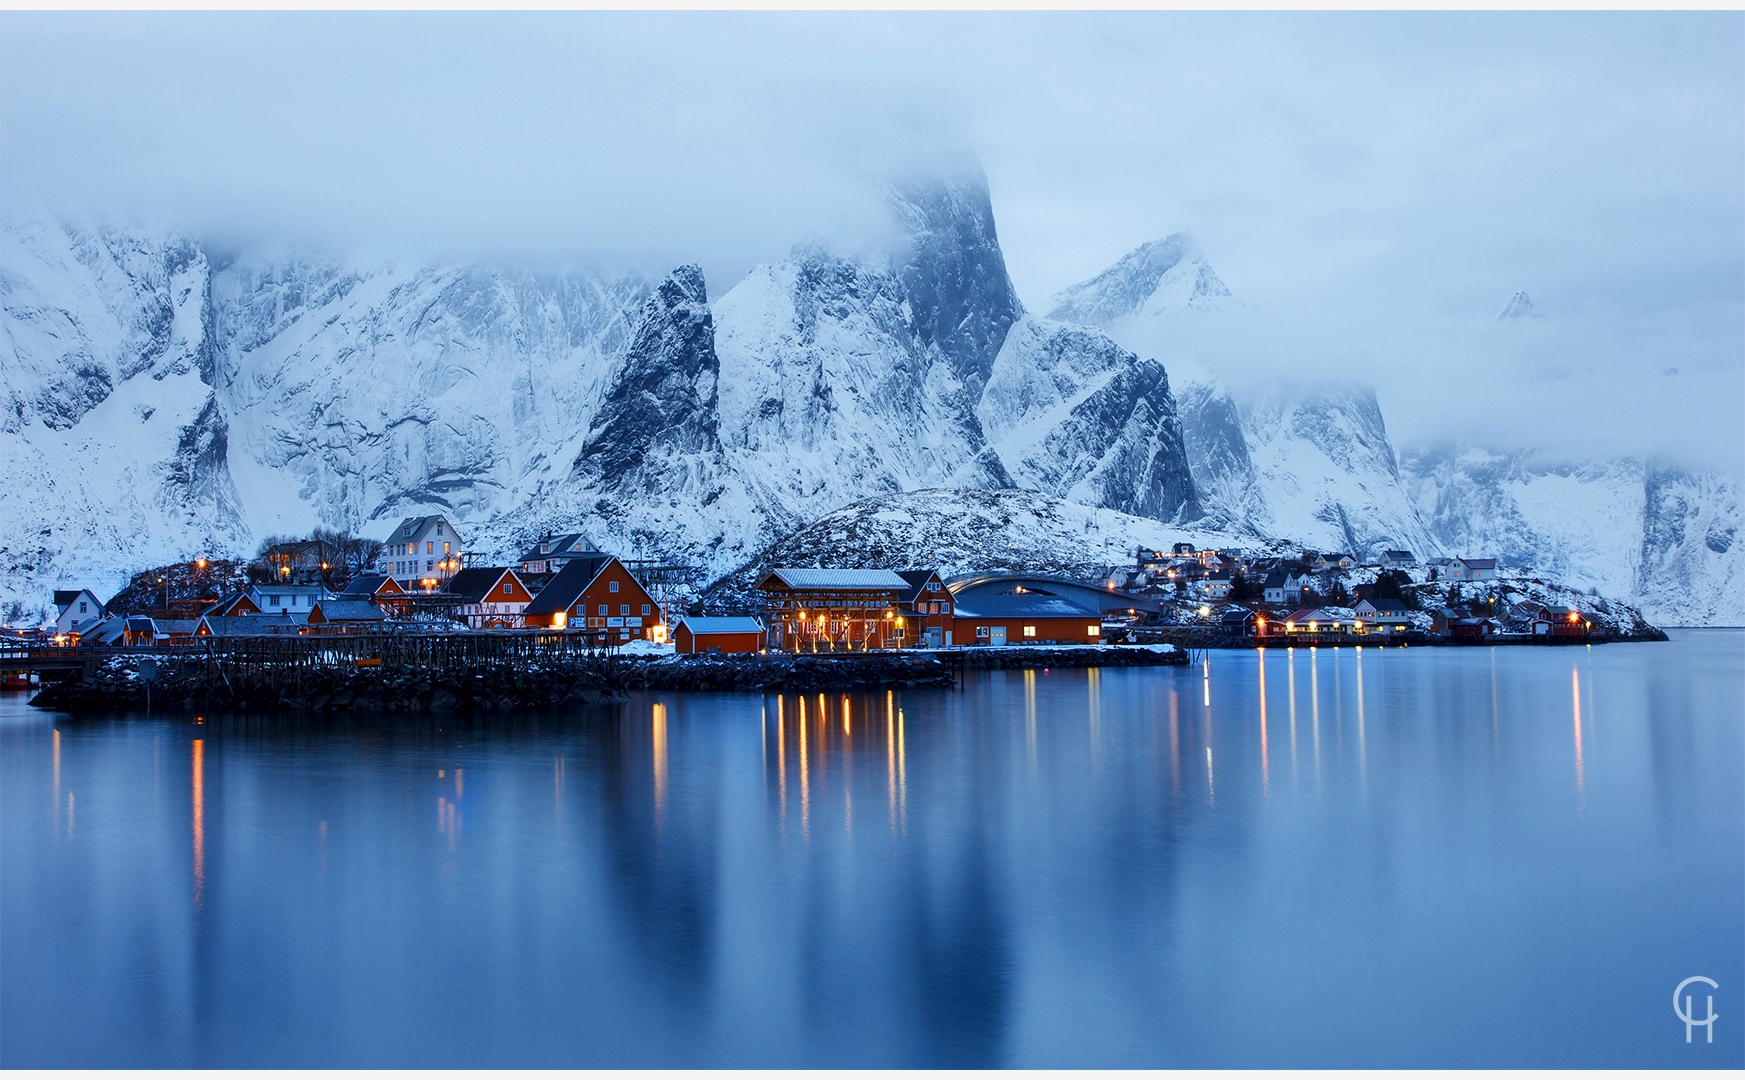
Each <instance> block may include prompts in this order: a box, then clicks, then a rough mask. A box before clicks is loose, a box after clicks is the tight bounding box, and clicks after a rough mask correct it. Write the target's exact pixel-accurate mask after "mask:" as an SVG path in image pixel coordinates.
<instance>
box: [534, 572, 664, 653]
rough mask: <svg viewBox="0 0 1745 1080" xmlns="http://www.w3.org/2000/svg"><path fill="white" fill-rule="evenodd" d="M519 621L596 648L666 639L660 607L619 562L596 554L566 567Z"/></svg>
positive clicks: (543, 590) (535, 598) (550, 582)
mask: <svg viewBox="0 0 1745 1080" xmlns="http://www.w3.org/2000/svg"><path fill="white" fill-rule="evenodd" d="M521 617H522V621H523V624H524V625H526V626H530V627H545V628H548V629H552V630H564V631H569V632H577V633H585V634H587V635H588V636H589V637H590V639H591V640H592V641H593V642H594V643H595V644H598V645H622V644H624V643H625V642H627V641H630V640H632V639H633V638H644V639H647V640H649V641H663V640H665V638H666V624H665V623H663V622H662V621H661V610H660V604H659V603H657V602H656V601H655V599H654V597H653V596H650V595H649V592H648V590H647V589H645V588H643V587H642V583H641V582H639V581H637V580H636V576H635V575H634V574H632V573H631V572H630V571H629V570H628V569H626V568H625V566H624V564H623V563H621V562H619V561H618V558H617V556H614V555H606V554H603V553H600V552H593V553H591V554H589V555H588V556H586V557H584V558H573V559H571V560H570V561H569V562H567V563H565V564H564V568H563V569H562V570H559V571H558V572H557V574H556V576H554V577H553V578H552V579H551V581H549V582H547V583H546V586H545V588H543V589H541V590H540V591H539V595H538V596H535V597H534V598H533V601H532V602H531V603H529V604H528V605H527V607H526V608H525V609H524V610H523V611H522V613H521Z"/></svg>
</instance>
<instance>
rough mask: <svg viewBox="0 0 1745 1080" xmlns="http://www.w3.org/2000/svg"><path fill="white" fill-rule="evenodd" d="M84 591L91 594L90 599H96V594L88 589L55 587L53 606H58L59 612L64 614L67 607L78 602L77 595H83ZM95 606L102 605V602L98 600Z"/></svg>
mask: <svg viewBox="0 0 1745 1080" xmlns="http://www.w3.org/2000/svg"><path fill="white" fill-rule="evenodd" d="M86 593H90V594H91V599H93V600H97V594H96V593H94V592H91V590H90V589H56V590H55V607H57V608H59V609H60V610H61V614H63V615H64V614H66V611H67V609H68V608H70V607H72V606H73V605H74V604H76V603H78V602H79V597H81V596H84V595H85V594H86ZM97 606H98V607H102V606H103V602H102V601H101V600H98V601H97Z"/></svg>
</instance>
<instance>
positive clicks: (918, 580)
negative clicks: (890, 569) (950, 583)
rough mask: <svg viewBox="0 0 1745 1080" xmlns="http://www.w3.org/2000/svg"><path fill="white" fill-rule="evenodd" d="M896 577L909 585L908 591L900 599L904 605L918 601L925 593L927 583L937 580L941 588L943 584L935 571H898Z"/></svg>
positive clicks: (943, 581) (942, 579)
mask: <svg viewBox="0 0 1745 1080" xmlns="http://www.w3.org/2000/svg"><path fill="white" fill-rule="evenodd" d="M897 576H898V577H900V578H902V579H903V580H904V581H906V582H908V583H909V591H908V592H907V593H906V594H904V595H903V596H902V597H901V599H902V601H903V602H904V603H905V604H908V603H913V602H914V601H916V600H918V599H920V598H921V594H922V592H924V591H926V588H927V583H928V582H929V581H932V580H934V579H935V578H938V580H939V584H940V585H941V586H943V585H944V584H945V579H944V578H942V577H939V571H937V570H898V571H897Z"/></svg>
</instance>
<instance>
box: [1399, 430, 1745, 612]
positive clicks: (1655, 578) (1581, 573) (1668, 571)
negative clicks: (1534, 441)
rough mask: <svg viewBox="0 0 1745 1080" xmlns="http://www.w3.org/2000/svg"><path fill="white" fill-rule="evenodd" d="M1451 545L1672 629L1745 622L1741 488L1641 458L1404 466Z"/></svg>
mask: <svg viewBox="0 0 1745 1080" xmlns="http://www.w3.org/2000/svg"><path fill="white" fill-rule="evenodd" d="M1401 471H1402V475H1403V479H1404V482H1405V484H1406V486H1407V488H1408V489H1409V490H1410V491H1411V493H1412V497H1413V500H1414V502H1415V503H1416V505H1417V507H1418V510H1419V512H1420V513H1421V514H1422V516H1423V518H1424V521H1425V523H1426V524H1427V525H1428V527H1429V528H1430V529H1431V531H1432V532H1433V533H1434V534H1435V535H1436V537H1437V538H1438V539H1439V540H1440V541H1441V543H1442V544H1443V546H1444V547H1446V548H1448V549H1449V550H1451V551H1457V552H1485V553H1487V554H1494V555H1496V556H1497V557H1498V558H1500V559H1501V560H1503V561H1504V562H1506V563H1510V564H1515V565H1531V566H1534V567H1536V568H1538V569H1539V570H1541V571H1542V572H1544V573H1545V574H1546V575H1548V576H1555V577H1556V578H1558V579H1560V580H1562V581H1563V582H1565V583H1566V584H1569V585H1571V586H1574V587H1576V588H1579V589H1595V590H1598V591H1599V592H1600V593H1602V594H1604V595H1606V596H1614V597H1623V598H1627V599H1629V601H1630V602H1631V603H1634V604H1636V605H1637V606H1639V607H1640V608H1641V609H1642V612H1643V614H1644V615H1646V616H1647V617H1648V618H1649V619H1650V620H1651V621H1653V622H1657V623H1662V624H1666V625H1675V626H1685V625H1706V624H1714V625H1733V626H1737V625H1740V624H1745V552H1742V551H1741V550H1740V545H1739V544H1738V543H1736V540H1737V539H1738V538H1739V533H1740V531H1741V525H1742V524H1745V515H1741V512H1740V504H1739V487H1740V485H1739V481H1738V479H1737V478H1736V477H1729V476H1727V475H1725V474H1723V473H1716V472H1691V471H1685V470H1681V469H1672V468H1665V467H1657V466H1655V465H1653V464H1652V463H1649V462H1645V461H1642V460H1639V459H1633V458H1619V459H1613V460H1603V461H1588V462H1577V463H1573V464H1570V463H1563V464H1554V463H1553V464H1548V463H1545V462H1543V461H1540V460H1537V459H1536V458H1535V457H1533V456H1531V455H1528V454H1521V453H1516V454H1495V453H1491V452H1489V451H1485V450H1482V449H1473V448H1464V449H1455V448H1437V449H1430V450H1421V451H1417V452H1414V453H1411V454H1408V455H1407V456H1406V457H1405V459H1404V461H1403V462H1402V464H1401Z"/></svg>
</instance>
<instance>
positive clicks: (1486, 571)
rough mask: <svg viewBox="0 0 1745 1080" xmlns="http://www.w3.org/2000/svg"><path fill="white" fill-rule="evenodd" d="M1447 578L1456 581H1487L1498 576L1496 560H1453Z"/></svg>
mask: <svg viewBox="0 0 1745 1080" xmlns="http://www.w3.org/2000/svg"><path fill="white" fill-rule="evenodd" d="M1449 562H1450V563H1451V565H1450V566H1449V567H1448V574H1447V576H1448V577H1450V578H1452V579H1453V580H1455V581H1486V580H1489V579H1491V578H1494V577H1496V576H1497V561H1496V560H1495V559H1451V560H1449Z"/></svg>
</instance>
